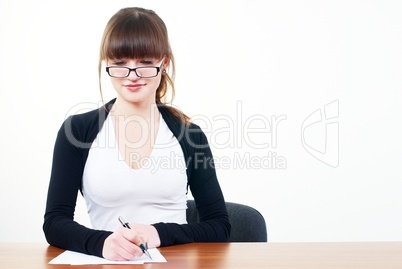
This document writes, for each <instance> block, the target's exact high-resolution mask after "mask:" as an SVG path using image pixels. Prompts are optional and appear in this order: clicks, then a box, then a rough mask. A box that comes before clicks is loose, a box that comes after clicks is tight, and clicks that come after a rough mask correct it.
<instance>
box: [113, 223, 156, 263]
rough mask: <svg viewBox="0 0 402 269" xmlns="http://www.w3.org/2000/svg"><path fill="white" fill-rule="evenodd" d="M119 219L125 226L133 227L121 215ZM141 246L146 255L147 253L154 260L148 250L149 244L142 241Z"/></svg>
mask: <svg viewBox="0 0 402 269" xmlns="http://www.w3.org/2000/svg"><path fill="white" fill-rule="evenodd" d="M119 221H120V223H121V225H123V227H124V228H127V229H131V227H130V225H129V224H128V222H125V221H124V220H123V218H122V217H119ZM139 247H140V249H141V250H142V252H144V253H145V255H147V256H148V257H149V258H150V259H151V260H152V257H151V255H150V254H149V252H148V246H147V244H144V243H141V244H140V245H139Z"/></svg>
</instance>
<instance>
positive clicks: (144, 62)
mask: <svg viewBox="0 0 402 269" xmlns="http://www.w3.org/2000/svg"><path fill="white" fill-rule="evenodd" d="M141 64H144V65H149V64H153V61H148V60H142V61H141Z"/></svg>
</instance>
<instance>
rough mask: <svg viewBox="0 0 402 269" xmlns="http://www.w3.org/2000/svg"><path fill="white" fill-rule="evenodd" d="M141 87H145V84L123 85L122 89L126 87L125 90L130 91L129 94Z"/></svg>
mask: <svg viewBox="0 0 402 269" xmlns="http://www.w3.org/2000/svg"><path fill="white" fill-rule="evenodd" d="M143 86H145V84H141V83H135V84H126V85H124V87H126V89H127V90H129V91H131V92H136V91H139V90H140V89H141V88H142V87H143Z"/></svg>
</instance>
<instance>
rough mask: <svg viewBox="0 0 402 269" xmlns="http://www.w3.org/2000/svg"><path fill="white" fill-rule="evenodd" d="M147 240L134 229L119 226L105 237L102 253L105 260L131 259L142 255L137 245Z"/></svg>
mask: <svg viewBox="0 0 402 269" xmlns="http://www.w3.org/2000/svg"><path fill="white" fill-rule="evenodd" d="M147 241H148V240H146V238H143V236H142V235H140V234H138V233H137V232H135V230H131V229H127V228H123V227H121V228H119V229H118V230H116V231H115V232H114V233H112V234H111V235H109V236H108V237H107V238H106V240H105V242H104V244H103V250H102V255H103V257H104V258H105V259H107V260H113V261H128V260H132V259H133V258H134V257H140V256H142V255H143V252H142V250H141V249H140V248H139V247H138V246H137V245H140V244H141V243H142V242H147Z"/></svg>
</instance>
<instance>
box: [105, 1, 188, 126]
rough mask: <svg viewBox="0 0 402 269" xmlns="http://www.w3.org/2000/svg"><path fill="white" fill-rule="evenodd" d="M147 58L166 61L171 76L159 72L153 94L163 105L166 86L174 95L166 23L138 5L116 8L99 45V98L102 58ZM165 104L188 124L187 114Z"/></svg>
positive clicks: (172, 67) (172, 96)
mask: <svg viewBox="0 0 402 269" xmlns="http://www.w3.org/2000/svg"><path fill="white" fill-rule="evenodd" d="M147 57H150V58H156V59H162V58H163V57H164V58H165V59H167V60H168V61H170V66H169V73H170V74H171V76H170V75H169V74H168V72H165V71H163V72H162V78H161V82H160V84H159V86H158V89H157V90H156V96H155V102H156V103H157V104H164V105H166V104H167V101H166V97H167V92H168V89H169V86H170V89H171V98H172V100H173V98H174V96H175V87H174V76H175V62H174V57H173V52H172V49H171V47H170V42H169V37H168V31H167V28H166V25H165V23H164V22H163V20H162V19H161V18H160V17H159V16H158V15H157V14H156V13H155V12H154V11H153V10H149V9H144V8H139V7H129V8H123V9H120V10H119V11H118V12H117V13H116V14H114V15H113V16H112V17H111V18H110V20H109V22H108V23H107V25H106V27H105V30H104V32H103V37H102V40H101V45H100V55H99V63H98V72H99V89H100V94H101V98H102V100H103V94H102V85H101V73H102V70H101V69H102V61H103V60H107V59H119V58H132V59H134V58H147ZM167 107H168V108H169V110H170V111H171V112H172V113H173V114H174V115H175V116H176V117H178V118H180V119H181V120H182V121H184V122H185V123H188V121H189V117H188V116H187V115H185V114H184V113H182V112H181V111H179V110H178V109H175V108H173V107H172V106H167Z"/></svg>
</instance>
